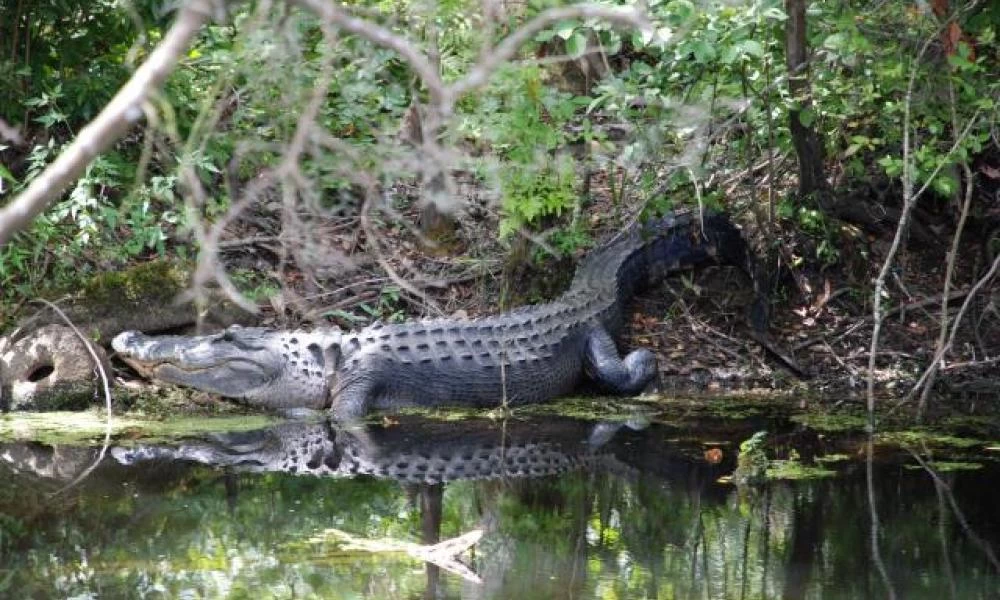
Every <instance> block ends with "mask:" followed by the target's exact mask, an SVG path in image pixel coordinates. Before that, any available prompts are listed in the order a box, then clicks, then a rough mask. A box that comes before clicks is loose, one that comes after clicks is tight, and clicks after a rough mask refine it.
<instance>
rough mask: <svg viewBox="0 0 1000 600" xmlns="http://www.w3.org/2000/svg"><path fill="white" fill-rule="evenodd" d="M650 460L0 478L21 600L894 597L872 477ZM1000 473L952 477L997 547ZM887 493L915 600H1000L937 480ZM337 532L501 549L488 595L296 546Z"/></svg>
mask: <svg viewBox="0 0 1000 600" xmlns="http://www.w3.org/2000/svg"><path fill="white" fill-rule="evenodd" d="M636 435H638V434H636ZM630 443H631V442H630ZM636 446H637V444H632V445H630V446H629V448H631V450H629V451H624V450H623V451H622V452H617V449H616V456H619V457H620V458H621V462H623V463H627V465H630V467H631V469H632V470H628V468H619V469H617V470H614V471H608V470H604V471H601V470H597V471H577V472H573V473H569V474H566V475H562V476H549V477H541V478H536V479H517V478H505V479H497V480H490V481H452V482H449V483H445V484H437V485H427V484H420V485H415V486H410V487H408V488H404V487H402V486H400V485H399V484H398V483H396V482H394V481H387V480H377V479H371V478H360V479H352V480H331V479H323V478H313V477H295V476H290V475H286V474H283V473H269V474H245V473H233V472H220V471H218V470H213V469H208V468H203V467H192V466H191V465H186V466H183V465H180V464H175V463H165V464H160V465H157V466H153V467H147V468H144V469H141V470H136V469H132V470H121V469H118V470H114V469H110V468H109V467H108V466H102V469H100V470H98V471H97V472H96V473H95V476H93V477H92V478H91V479H90V480H88V481H87V482H85V484H84V485H83V486H82V487H81V488H79V489H74V490H71V491H70V492H68V493H67V494H66V495H64V496H61V497H59V498H58V499H55V500H51V501H49V500H47V499H46V498H45V495H46V491H51V489H52V488H53V487H58V486H57V485H53V484H52V483H51V482H49V483H48V484H46V478H52V477H56V478H58V477H65V476H72V473H68V475H67V473H66V472H65V471H66V470H65V469H53V468H52V465H51V462H50V459H51V458H52V457H53V456H56V455H61V456H70V453H66V452H63V451H61V450H60V451H59V452H58V453H56V452H54V451H53V450H52V449H51V448H49V449H45V448H41V447H39V446H37V445H36V446H34V447H30V448H28V450H25V451H24V452H23V453H22V454H24V458H23V460H22V461H21V463H19V464H21V465H22V466H21V468H20V470H18V469H11V468H10V467H3V466H0V477H3V478H4V480H5V481H8V480H9V481H12V482H13V485H7V486H4V487H2V489H0V513H4V519H6V523H8V525H7V526H6V529H4V527H5V525H4V522H2V521H4V519H0V529H3V531H4V532H5V534H4V535H7V536H8V537H7V540H10V539H11V538H10V535H18V536H19V537H18V538H16V539H17V542H16V543H11V542H10V541H5V542H4V543H2V544H0V553H3V556H0V558H3V561H2V562H0V581H2V580H3V579H4V577H5V576H7V574H9V573H14V574H13V575H12V579H11V580H10V584H11V585H12V586H14V587H13V588H10V589H25V590H27V591H28V593H27V595H26V597H30V596H31V594H32V593H34V594H35V595H37V596H46V595H47V594H46V593H45V592H46V590H49V591H51V588H50V587H46V586H47V585H51V583H49V582H52V581H56V580H58V581H60V582H61V583H60V585H63V586H65V587H64V588H61V589H60V591H61V592H62V593H63V594H64V595H76V594H79V593H81V591H83V590H88V589H91V590H93V589H112V588H113V589H130V590H131V589H137V590H138V589H143V588H142V586H143V585H147V584H148V583H149V582H151V581H153V582H156V585H158V586H161V587H163V589H165V590H167V592H168V594H174V595H176V594H179V593H180V592H182V591H183V590H185V589H191V588H192V586H193V587H194V588H197V589H202V590H203V591H205V593H206V594H209V595H210V594H211V592H214V591H220V590H233V589H244V590H265V591H266V592H267V594H271V595H282V594H285V592H289V593H287V594H285V595H292V594H291V591H292V590H294V592H295V593H296V594H300V595H310V594H315V595H324V594H326V595H330V594H332V595H334V596H336V595H337V594H342V593H345V590H354V591H356V592H358V593H359V594H361V595H367V596H369V597H408V598H412V597H420V596H424V597H427V598H432V597H463V598H517V599H523V600H529V599H531V598H581V597H635V596H639V597H674V598H760V597H767V598H778V597H784V598H800V597H812V596H818V595H820V594H822V595H823V597H830V596H833V597H844V598H850V597H870V596H878V595H879V594H880V593H881V592H882V590H883V588H882V586H881V583H880V582H879V580H878V579H877V578H876V577H875V576H874V574H873V571H872V568H871V556H870V550H869V547H870V546H869V544H868V543H867V536H868V535H869V529H868V527H869V524H868V520H867V518H866V511H867V501H866V491H865V487H864V480H863V478H860V477H854V476H852V475H851V473H847V474H846V476H844V477H842V478H839V479H836V480H829V481H813V482H799V483H794V484H793V483H776V484H772V485H770V486H768V487H766V488H763V489H761V490H760V491H757V492H739V491H737V490H736V489H735V488H732V487H725V486H721V485H719V484H717V483H715V479H716V477H717V475H718V474H719V473H718V472H717V471H715V470H713V469H714V467H711V466H708V465H707V464H703V463H699V461H698V459H697V456H696V455H693V454H691V453H687V454H685V455H684V456H694V458H688V459H685V458H683V456H678V455H669V454H668V453H666V452H663V451H660V452H659V453H656V452H655V451H654V450H655V448H649V447H646V446H641V445H638V447H639V449H640V450H641V452H637V451H635V448H636ZM36 452H40V454H37V455H36V454H32V453H36ZM15 454H16V453H12V451H10V450H8V455H10V456H14V455H15ZM19 456H20V455H19ZM84 458H86V457H84ZM70 462H73V461H70ZM79 462H81V464H83V463H86V462H87V461H86V460H81V461H79ZM32 465H34V466H32ZM31 469H36V470H37V473H31V472H30V471H31ZM56 474H59V475H58V477H57V476H56ZM998 475H1000V473H998V472H997V469H996V468H992V469H991V470H988V471H982V472H978V473H952V474H942V475H941V476H940V477H941V478H942V481H943V482H944V483H946V484H947V485H948V487H949V489H950V490H951V491H952V492H953V494H954V496H955V502H956V503H957V504H958V505H959V506H960V507H961V509H962V511H963V514H964V516H965V519H966V521H967V522H968V523H969V525H970V526H971V527H972V528H973V529H974V530H975V531H976V533H977V534H978V535H979V536H980V537H981V538H982V540H984V541H986V543H992V544H993V547H994V548H996V544H997V540H998V539H1000V532H998V530H997V527H998V525H1000V521H998V519H997V514H996V506H997V505H998V503H1000V486H998V485H996V483H997V482H998ZM876 482H877V489H876V492H877V496H878V507H879V512H880V518H881V521H882V537H881V539H880V546H881V550H882V553H883V556H884V557H885V559H886V564H887V567H888V570H889V574H890V577H891V579H892V581H893V583H894V584H895V586H896V589H897V592H898V593H899V595H900V597H905V598H921V597H928V598H929V597H935V598H936V597H937V596H941V597H943V598H948V597H963V598H964V597H969V598H989V597H990V596H991V594H993V593H994V592H995V590H996V589H997V587H998V583H1000V577H998V574H997V572H996V569H994V568H993V566H992V565H991V564H990V563H989V560H988V559H987V557H986V556H985V554H984V552H983V550H982V548H981V547H980V546H979V545H977V543H976V542H974V541H973V540H972V539H970V536H969V535H968V534H967V533H966V532H965V531H964V530H963V528H962V527H961V526H960V524H959V523H958V522H957V521H956V517H955V516H954V513H953V511H952V510H951V509H950V507H949V506H948V504H949V502H950V501H949V500H947V499H946V498H942V497H939V496H938V494H937V492H936V491H935V489H934V486H933V483H932V481H930V479H929V478H928V477H927V475H926V473H923V472H921V471H911V470H906V469H903V468H900V467H894V466H882V467H880V468H879V469H878V470H877V473H876ZM26 503H27V504H37V506H25V504H26ZM19 523H20V525H19ZM26 523H27V524H29V525H30V527H25V526H24V524H26ZM327 527H337V528H340V529H344V530H347V531H350V532H352V533H354V534H356V535H359V536H365V537H373V538H377V537H393V538H397V539H409V540H412V541H418V540H422V541H424V542H425V543H430V542H432V541H433V540H435V539H445V538H449V537H454V536H456V535H459V534H461V533H464V532H466V531H468V530H470V529H473V528H482V529H484V530H485V532H486V535H485V536H484V538H483V540H482V542H481V544H480V545H479V546H478V547H476V548H475V551H474V554H473V556H472V558H471V566H473V567H474V568H475V569H476V571H477V572H478V573H479V575H480V576H481V577H482V578H483V580H484V583H483V584H481V585H473V584H468V583H463V582H460V581H459V580H458V579H456V578H455V577H454V576H452V575H450V574H448V573H442V572H439V571H438V570H437V569H436V568H433V567H428V568H426V569H422V570H415V569H414V568H413V566H414V565H413V563H412V562H407V561H406V560H399V558H398V557H373V558H371V559H361V558H359V557H358V556H357V555H353V556H343V555H338V554H337V553H336V552H335V551H334V550H333V549H332V548H330V547H325V546H322V545H319V546H317V545H301V544H299V545H298V546H296V545H294V544H293V545H291V546H289V542H290V541H293V542H294V541H295V540H299V541H301V540H305V539H308V538H309V537H310V536H311V535H313V534H315V532H317V531H319V530H322V529H324V528H327ZM18 528H19V529H18ZM15 529H17V531H14V530H15ZM15 548H16V549H18V550H19V551H18V552H14V550H15ZM84 555H85V556H86V562H85V563H84V562H81V561H82V557H83V556H84ZM163 556H169V557H171V560H169V561H164V560H162V558H161V557H163ZM83 565H86V568H84V566H83ZM5 569H6V571H5ZM914 573H920V574H922V576H920V577H916V576H914ZM144 582H146V583H144ZM108 586H111V588H108ZM115 586H119V587H117V588H115ZM213 586H222V587H213Z"/></svg>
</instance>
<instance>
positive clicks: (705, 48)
mask: <svg viewBox="0 0 1000 600" xmlns="http://www.w3.org/2000/svg"><path fill="white" fill-rule="evenodd" d="M691 51H692V52H693V53H694V58H695V60H697V61H698V62H700V63H705V64H707V63H709V62H711V61H713V60H715V57H716V55H717V54H716V51H715V46H713V45H711V44H709V43H708V42H706V41H705V40H698V41H697V42H695V43H694V44H693V45H692V48H691Z"/></svg>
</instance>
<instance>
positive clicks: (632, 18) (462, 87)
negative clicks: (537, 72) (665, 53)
mask: <svg viewBox="0 0 1000 600" xmlns="http://www.w3.org/2000/svg"><path fill="white" fill-rule="evenodd" d="M568 19H601V20H605V21H610V22H612V23H619V24H622V25H628V26H631V27H636V28H638V29H643V30H645V29H649V28H651V27H652V24H651V23H650V21H649V18H648V17H647V16H646V13H645V11H642V10H638V9H636V8H633V7H624V6H608V5H606V4H577V5H575V6H562V7H559V8H550V9H548V10H546V11H543V12H542V13H540V14H539V15H537V16H536V17H535V18H533V19H531V20H530V21H528V22H527V23H525V24H524V25H522V26H520V27H518V29H517V30H516V31H515V32H514V33H512V34H511V35H509V36H507V37H506V38H504V40H503V41H502V42H500V44H499V45H497V46H496V47H494V48H493V49H492V50H491V51H489V52H484V53H483V55H482V59H481V60H480V62H479V63H478V64H476V65H475V66H474V67H473V68H472V70H471V71H469V73H468V74H466V76H465V77H463V78H462V79H460V80H458V81H456V82H455V83H453V84H452V85H451V86H449V88H448V93H447V95H446V100H447V101H448V104H447V105H446V106H444V107H443V108H446V109H448V110H447V111H443V112H445V114H447V112H450V108H451V103H453V102H455V100H457V99H458V98H459V97H461V96H462V95H463V94H466V93H468V92H471V91H472V90H474V89H476V88H478V87H480V86H482V85H484V84H485V83H486V82H487V81H488V80H489V78H490V76H491V75H492V74H493V73H494V72H495V71H496V70H497V69H499V68H500V67H501V66H503V64H504V63H506V62H507V61H508V60H510V59H511V58H513V57H514V54H516V53H517V51H518V50H519V49H520V48H521V46H523V45H524V44H525V43H527V42H528V41H530V40H532V39H533V38H534V37H535V35H537V34H538V32H540V31H542V30H543V29H545V28H546V27H549V26H550V25H553V24H555V23H558V22H559V21H565V20H568Z"/></svg>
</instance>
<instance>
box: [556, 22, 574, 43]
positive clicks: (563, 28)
mask: <svg viewBox="0 0 1000 600" xmlns="http://www.w3.org/2000/svg"><path fill="white" fill-rule="evenodd" d="M555 30H556V35H558V36H559V37H561V38H562V39H564V40H568V39H569V38H570V36H572V35H573V32H574V31H576V23H574V22H573V21H563V22H562V23H559V24H557V25H556V27H555Z"/></svg>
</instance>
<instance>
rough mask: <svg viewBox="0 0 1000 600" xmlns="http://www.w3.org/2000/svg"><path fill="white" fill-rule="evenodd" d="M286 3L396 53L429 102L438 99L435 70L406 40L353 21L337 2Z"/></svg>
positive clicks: (441, 86) (297, 0)
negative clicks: (308, 11)
mask: <svg viewBox="0 0 1000 600" xmlns="http://www.w3.org/2000/svg"><path fill="white" fill-rule="evenodd" d="M289 2H290V3H292V4H298V5H300V6H302V7H305V8H307V9H309V10H310V11H312V12H313V13H315V14H316V16H318V17H320V18H321V19H323V20H324V21H326V22H327V23H329V24H331V25H334V26H336V27H337V28H339V29H342V30H344V31H346V32H348V33H353V34H354V35H357V36H360V37H362V38H364V39H366V40H368V41H370V42H372V43H373V44H377V45H379V46H382V47H384V48H389V49H391V50H394V51H396V53H397V54H399V56H400V57H402V58H403V60H405V61H406V62H407V63H409V65H410V68H411V69H413V70H414V72H416V74H417V75H418V76H419V77H420V79H422V80H423V82H424V85H426V86H427V89H428V91H429V92H430V94H431V99H432V100H435V99H439V95H440V93H441V91H442V90H443V89H444V82H443V81H442V80H441V76H440V75H439V74H438V70H437V68H435V67H434V65H433V64H432V63H431V61H430V60H428V59H427V56H426V55H424V54H423V53H422V52H420V50H419V49H418V48H417V46H416V44H414V43H413V42H411V41H410V40H408V39H406V38H404V37H401V36H399V35H396V34H395V33H393V32H391V31H389V30H388V29H386V28H385V27H382V26H381V25H379V24H377V23H373V22H371V21H368V20H365V19H361V18H358V17H355V16H354V15H352V14H350V13H348V12H346V11H345V10H343V8H342V7H341V5H340V4H339V3H337V2H331V1H330V0H289Z"/></svg>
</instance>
